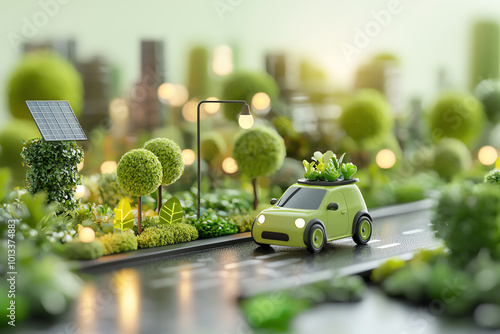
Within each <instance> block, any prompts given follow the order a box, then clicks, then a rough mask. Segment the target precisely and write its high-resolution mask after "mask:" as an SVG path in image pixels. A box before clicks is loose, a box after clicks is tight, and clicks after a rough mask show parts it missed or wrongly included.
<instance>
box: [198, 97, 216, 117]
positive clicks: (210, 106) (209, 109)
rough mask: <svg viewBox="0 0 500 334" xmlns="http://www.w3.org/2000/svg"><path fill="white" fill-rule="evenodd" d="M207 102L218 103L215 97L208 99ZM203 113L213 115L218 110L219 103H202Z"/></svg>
mask: <svg viewBox="0 0 500 334" xmlns="http://www.w3.org/2000/svg"><path fill="white" fill-rule="evenodd" d="M207 101H219V99H218V98H216V97H209V98H207ZM201 106H202V108H203V111H205V112H206V113H207V114H215V113H216V112H217V111H219V109H220V103H203V104H202V105H201Z"/></svg>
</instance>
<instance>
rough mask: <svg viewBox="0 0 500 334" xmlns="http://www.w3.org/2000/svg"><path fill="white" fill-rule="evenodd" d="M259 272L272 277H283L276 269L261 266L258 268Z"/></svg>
mask: <svg viewBox="0 0 500 334" xmlns="http://www.w3.org/2000/svg"><path fill="white" fill-rule="evenodd" d="M257 272H258V273H259V274H262V275H266V276H269V277H272V278H279V277H281V275H280V273H279V272H277V271H276V270H273V269H269V268H259V269H257Z"/></svg>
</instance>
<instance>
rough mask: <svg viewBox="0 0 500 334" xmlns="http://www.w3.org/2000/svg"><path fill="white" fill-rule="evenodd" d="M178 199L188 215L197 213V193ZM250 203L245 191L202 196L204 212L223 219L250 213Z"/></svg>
mask: <svg viewBox="0 0 500 334" xmlns="http://www.w3.org/2000/svg"><path fill="white" fill-rule="evenodd" d="M287 188H288V187H287ZM195 191H196V190H195ZM176 197H177V198H179V200H180V201H181V204H182V207H183V208H184V211H185V212H186V214H195V213H196V212H197V211H196V206H195V203H196V194H195V193H193V192H191V191H185V192H181V193H178V194H176ZM250 201H251V197H250V194H248V193H247V192H246V191H244V190H233V189H217V190H216V191H215V192H214V193H208V194H205V193H202V194H201V207H202V212H204V210H205V211H206V210H213V211H214V212H216V213H217V215H218V216H223V217H228V216H231V215H240V214H246V213H248V212H250V210H251V205H250Z"/></svg>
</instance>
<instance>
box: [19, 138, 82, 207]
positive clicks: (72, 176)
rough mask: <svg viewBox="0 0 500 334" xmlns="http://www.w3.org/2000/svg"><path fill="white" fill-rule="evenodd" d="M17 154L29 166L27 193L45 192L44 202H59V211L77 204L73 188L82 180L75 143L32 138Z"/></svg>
mask: <svg viewBox="0 0 500 334" xmlns="http://www.w3.org/2000/svg"><path fill="white" fill-rule="evenodd" d="M21 155H22V157H23V164H25V165H27V166H28V167H29V169H28V172H27V173H26V182H27V184H28V190H29V192H30V193H31V194H36V193H37V192H40V191H44V192H46V193H47V199H48V201H49V202H55V203H57V204H59V206H60V207H61V209H62V210H68V211H69V210H74V209H75V208H77V207H78V204H79V202H80V201H79V200H78V199H77V198H76V197H75V188H76V186H77V185H79V184H81V183H82V177H81V175H80V174H79V173H78V164H79V163H80V162H82V160H83V150H82V149H81V148H80V147H79V146H78V145H77V144H76V143H75V142H73V141H60V142H47V141H45V140H43V139H32V140H28V141H26V142H24V147H23V150H22V152H21Z"/></svg>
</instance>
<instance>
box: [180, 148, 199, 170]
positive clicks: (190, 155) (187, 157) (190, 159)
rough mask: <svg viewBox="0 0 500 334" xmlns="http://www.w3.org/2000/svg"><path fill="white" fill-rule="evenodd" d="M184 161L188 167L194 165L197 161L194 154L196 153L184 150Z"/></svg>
mask: <svg viewBox="0 0 500 334" xmlns="http://www.w3.org/2000/svg"><path fill="white" fill-rule="evenodd" d="M182 160H183V161H184V165H186V166H189V165H192V164H193V163H194V161H195V160H196V155H195V154H194V151H193V150H191V149H189V148H187V149H185V150H182Z"/></svg>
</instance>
